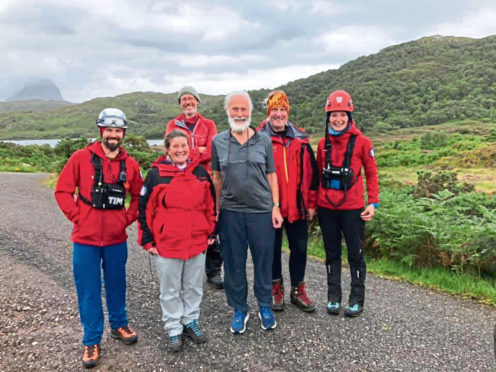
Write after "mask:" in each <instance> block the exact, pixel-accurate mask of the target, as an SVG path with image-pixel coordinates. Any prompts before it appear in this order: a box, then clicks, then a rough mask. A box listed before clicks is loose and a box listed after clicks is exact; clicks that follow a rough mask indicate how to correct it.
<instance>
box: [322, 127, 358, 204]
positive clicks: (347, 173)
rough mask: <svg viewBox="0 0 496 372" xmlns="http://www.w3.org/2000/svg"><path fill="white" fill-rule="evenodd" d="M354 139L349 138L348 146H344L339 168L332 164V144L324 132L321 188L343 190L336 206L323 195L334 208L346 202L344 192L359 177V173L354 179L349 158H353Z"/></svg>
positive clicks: (354, 136) (352, 137)
mask: <svg viewBox="0 0 496 372" xmlns="http://www.w3.org/2000/svg"><path fill="white" fill-rule="evenodd" d="M356 137H357V136H356V135H352V136H350V139H349V141H348V145H347V146H346V153H345V155H344V160H343V164H341V166H335V165H333V164H332V156H331V155H332V142H331V140H330V139H329V136H328V134H327V132H326V137H325V146H324V151H325V165H324V168H323V169H322V187H323V188H324V189H334V190H343V197H342V198H341V200H340V201H339V202H338V203H337V204H336V203H333V202H332V200H330V199H329V198H328V197H327V193H325V197H326V199H327V201H328V202H329V203H331V205H332V206H334V207H339V206H340V205H341V204H343V203H344V201H345V200H346V192H347V191H348V190H349V189H351V188H352V187H353V185H354V184H355V182H356V181H357V179H358V177H359V176H360V173H358V175H357V176H356V177H355V174H354V173H353V170H352V169H351V157H352V156H353V149H354V148H355V142H356Z"/></svg>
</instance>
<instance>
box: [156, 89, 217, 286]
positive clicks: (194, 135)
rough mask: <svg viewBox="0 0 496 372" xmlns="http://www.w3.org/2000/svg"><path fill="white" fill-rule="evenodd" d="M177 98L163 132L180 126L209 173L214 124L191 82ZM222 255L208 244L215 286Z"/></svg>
mask: <svg viewBox="0 0 496 372" xmlns="http://www.w3.org/2000/svg"><path fill="white" fill-rule="evenodd" d="M177 102H178V104H179V106H180V107H181V109H182V110H183V113H182V114H181V115H179V116H178V117H177V118H175V119H172V120H171V121H169V122H168V123H167V127H166V129H165V135H168V134H169V133H170V132H172V131H173V130H180V131H182V132H184V133H186V134H187V136H188V142H189V143H190V145H191V156H192V157H195V156H196V157H198V158H199V159H200V164H201V165H202V166H203V167H204V168H205V169H206V170H207V171H208V172H209V173H210V176H212V172H211V170H210V160H211V159H212V139H213V138H214V137H215V135H216V134H217V126H216V125H215V122H214V121H213V120H210V119H207V118H205V117H203V116H202V115H201V114H200V113H199V112H198V105H199V104H200V102H201V101H200V95H199V94H198V92H197V91H196V89H195V88H193V87H191V86H184V87H182V88H181V89H180V90H179V92H178V93H177ZM221 268H222V256H221V255H220V249H219V245H218V244H217V242H214V243H213V244H211V245H209V246H208V249H207V259H206V262H205V273H206V274H207V281H208V282H209V283H210V284H212V285H213V286H214V287H215V288H217V289H222V288H224V282H223V281H222V277H221V274H220V272H221Z"/></svg>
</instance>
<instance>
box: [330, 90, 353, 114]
mask: <svg viewBox="0 0 496 372" xmlns="http://www.w3.org/2000/svg"><path fill="white" fill-rule="evenodd" d="M325 110H326V112H331V111H346V112H353V101H352V100H351V96H350V94H349V93H348V92H346V91H344V90H335V91H334V92H332V93H331V94H329V97H327V102H326V105H325Z"/></svg>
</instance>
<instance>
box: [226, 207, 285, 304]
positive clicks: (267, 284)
mask: <svg viewBox="0 0 496 372" xmlns="http://www.w3.org/2000/svg"><path fill="white" fill-rule="evenodd" d="M274 237H275V230H274V228H273V226H272V213H270V212H267V213H240V212H233V211H228V210H221V212H220V249H221V253H222V258H223V259H224V287H225V291H226V297H227V303H228V304H229V306H231V307H233V308H234V309H236V310H241V311H248V310H250V307H249V306H248V303H247V296H248V282H247V280H246V258H247V255H248V246H249V247H250V252H251V256H252V259H253V266H254V272H255V275H254V276H255V283H254V286H253V289H254V292H255V297H256V299H257V302H258V305H259V306H267V307H272V294H271V292H272V259H273V256H274Z"/></svg>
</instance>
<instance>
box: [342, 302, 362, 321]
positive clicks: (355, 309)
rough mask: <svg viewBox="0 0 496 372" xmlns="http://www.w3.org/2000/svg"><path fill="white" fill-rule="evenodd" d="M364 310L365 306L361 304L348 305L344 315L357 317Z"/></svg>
mask: <svg viewBox="0 0 496 372" xmlns="http://www.w3.org/2000/svg"><path fill="white" fill-rule="evenodd" d="M362 311H363V306H360V305H359V304H353V305H348V306H346V307H345V308H344V315H345V316H348V317H350V318H355V317H357V316H360V314H361V313H362Z"/></svg>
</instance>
